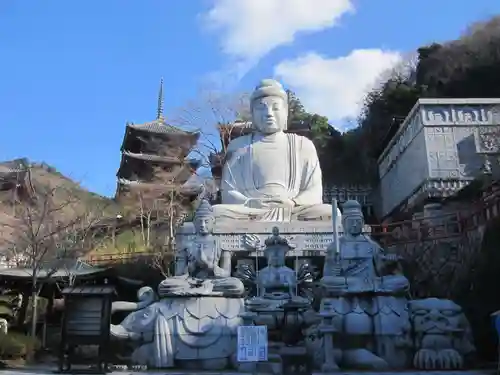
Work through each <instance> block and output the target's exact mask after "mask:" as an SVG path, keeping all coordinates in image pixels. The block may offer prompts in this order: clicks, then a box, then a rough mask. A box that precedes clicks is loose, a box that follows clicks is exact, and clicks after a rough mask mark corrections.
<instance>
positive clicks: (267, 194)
mask: <svg viewBox="0 0 500 375" xmlns="http://www.w3.org/2000/svg"><path fill="white" fill-rule="evenodd" d="M250 100H251V102H250V109H251V113H252V125H253V132H252V134H249V135H244V136H241V137H238V138H236V139H234V140H232V141H231V142H230V143H229V146H228V149H227V154H226V162H225V164H224V168H223V172H222V181H221V195H222V204H220V205H216V206H214V212H215V216H216V217H217V219H218V220H219V219H220V220H225V219H243V220H249V219H254V220H260V221H289V220H330V218H331V215H332V212H331V206H330V205H327V204H323V187H322V179H321V169H320V165H319V160H318V155H317V152H316V148H315V146H314V144H313V143H312V142H311V141H310V140H309V139H308V138H306V137H303V136H300V135H297V134H292V133H284V131H285V130H286V129H287V121H288V96H287V93H286V92H285V90H284V89H283V87H282V86H281V85H280V84H279V83H278V82H276V81H274V80H272V79H265V80H263V81H261V83H260V84H259V85H258V86H257V87H256V89H255V91H254V92H253V94H252V96H251V99H250ZM338 215H339V216H340V211H339V212H338Z"/></svg>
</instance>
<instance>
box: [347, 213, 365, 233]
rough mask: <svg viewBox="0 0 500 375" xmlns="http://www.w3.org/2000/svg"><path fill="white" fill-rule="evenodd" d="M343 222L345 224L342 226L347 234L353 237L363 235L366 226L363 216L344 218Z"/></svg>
mask: <svg viewBox="0 0 500 375" xmlns="http://www.w3.org/2000/svg"><path fill="white" fill-rule="evenodd" d="M343 221H344V222H343V223H342V224H343V226H344V230H345V231H346V233H348V234H350V235H352V236H359V235H360V234H361V233H363V226H364V220H363V216H361V215H352V216H347V217H345V218H344V220H343Z"/></svg>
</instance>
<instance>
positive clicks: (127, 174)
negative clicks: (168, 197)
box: [115, 79, 200, 201]
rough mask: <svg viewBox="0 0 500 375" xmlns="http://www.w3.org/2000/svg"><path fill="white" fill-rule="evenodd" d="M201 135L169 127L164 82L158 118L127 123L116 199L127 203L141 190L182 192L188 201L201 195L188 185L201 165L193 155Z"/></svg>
mask: <svg viewBox="0 0 500 375" xmlns="http://www.w3.org/2000/svg"><path fill="white" fill-rule="evenodd" d="M199 137H200V134H199V133H198V132H189V131H185V130H183V129H180V128H177V127H175V126H172V125H169V124H167V122H166V121H165V118H164V115H163V79H162V80H161V82H160V90H159V94H158V108H157V114H156V119H155V120H154V121H151V122H146V123H143V124H133V123H127V125H126V129H125V136H124V137H123V142H122V147H121V153H122V158H121V163H120V168H119V169H118V172H117V178H118V184H117V185H118V186H117V191H116V197H115V199H117V200H119V201H123V200H124V199H127V197H130V193H133V192H134V191H138V190H140V189H148V188H150V187H158V188H160V189H165V191H168V190H169V189H181V191H182V193H183V194H185V195H186V197H188V198H194V197H195V196H197V194H198V191H196V189H193V188H190V187H188V186H186V182H187V181H188V180H189V178H190V177H191V176H193V174H194V173H195V172H196V170H197V169H198V167H199V165H200V161H199V160H197V159H193V158H189V157H188V155H189V153H190V152H191V151H192V150H193V148H194V147H195V145H196V144H197V142H198V139H199Z"/></svg>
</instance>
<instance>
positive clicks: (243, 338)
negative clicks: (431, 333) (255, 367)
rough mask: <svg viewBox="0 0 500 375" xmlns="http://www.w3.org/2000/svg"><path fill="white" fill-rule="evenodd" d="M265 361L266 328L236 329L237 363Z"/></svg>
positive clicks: (245, 327)
mask: <svg viewBox="0 0 500 375" xmlns="http://www.w3.org/2000/svg"><path fill="white" fill-rule="evenodd" d="M260 361H267V326H240V327H238V362H260Z"/></svg>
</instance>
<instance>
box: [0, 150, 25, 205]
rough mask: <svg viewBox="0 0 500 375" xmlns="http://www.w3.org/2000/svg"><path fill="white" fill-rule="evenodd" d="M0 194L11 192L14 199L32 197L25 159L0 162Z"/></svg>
mask: <svg viewBox="0 0 500 375" xmlns="http://www.w3.org/2000/svg"><path fill="white" fill-rule="evenodd" d="M0 192H4V193H6V192H12V194H14V195H15V196H13V198H15V199H23V198H27V197H31V196H32V194H33V187H32V185H31V178H30V166H29V162H28V160H27V159H15V160H10V161H5V162H0Z"/></svg>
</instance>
